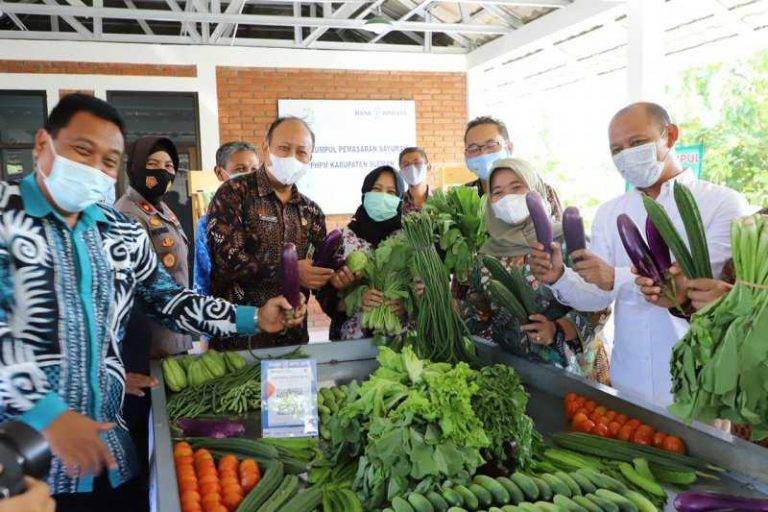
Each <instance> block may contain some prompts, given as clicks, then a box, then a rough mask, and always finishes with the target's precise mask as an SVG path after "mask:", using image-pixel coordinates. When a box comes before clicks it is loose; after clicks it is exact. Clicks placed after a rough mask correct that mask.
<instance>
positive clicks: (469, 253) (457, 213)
mask: <svg viewBox="0 0 768 512" xmlns="http://www.w3.org/2000/svg"><path fill="white" fill-rule="evenodd" d="M485 208H486V201H485V199H484V198H482V197H480V194H479V193H478V191H477V189H476V188H474V187H454V188H452V189H450V190H449V191H448V192H443V190H441V189H438V190H436V191H435V193H434V195H432V197H430V198H429V199H428V200H427V202H426V204H425V205H424V209H425V211H426V212H428V213H429V214H430V215H432V217H433V226H434V229H435V235H436V236H437V240H438V242H439V244H440V249H441V251H443V254H444V259H443V264H444V265H445V268H446V270H447V271H448V273H449V274H450V273H453V274H455V275H456V279H457V281H459V282H464V281H466V280H467V278H468V277H469V272H470V271H471V270H472V267H473V265H474V262H475V257H476V256H477V251H478V250H479V249H480V247H481V246H482V245H483V244H484V243H485V241H486V240H487V239H488V233H487V231H486V228H485Z"/></svg>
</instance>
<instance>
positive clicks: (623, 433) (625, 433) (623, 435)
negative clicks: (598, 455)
mask: <svg viewBox="0 0 768 512" xmlns="http://www.w3.org/2000/svg"><path fill="white" fill-rule="evenodd" d="M617 423H618V422H617ZM634 433H635V429H634V428H632V426H631V425H623V426H622V427H621V430H619V436H618V437H619V439H621V440H622V441H631V440H632V435H633V434H634Z"/></svg>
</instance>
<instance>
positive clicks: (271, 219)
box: [259, 217, 277, 224]
mask: <svg viewBox="0 0 768 512" xmlns="http://www.w3.org/2000/svg"><path fill="white" fill-rule="evenodd" d="M259 220H263V221H264V222H274V223H275V224H277V217H259Z"/></svg>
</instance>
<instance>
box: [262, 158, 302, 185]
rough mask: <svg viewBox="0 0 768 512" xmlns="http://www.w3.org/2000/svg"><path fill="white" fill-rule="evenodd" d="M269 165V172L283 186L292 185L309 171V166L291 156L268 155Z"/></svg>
mask: <svg viewBox="0 0 768 512" xmlns="http://www.w3.org/2000/svg"><path fill="white" fill-rule="evenodd" d="M269 157H270V161H271V165H270V168H269V172H270V173H271V174H272V176H273V177H274V178H275V179H276V180H277V181H279V182H280V183H282V184H283V185H293V184H294V183H296V182H297V181H299V180H300V179H301V178H303V177H304V175H305V174H306V173H307V171H308V170H309V164H305V163H304V162H300V161H299V160H297V159H295V158H294V157H292V156H286V157H282V156H275V155H273V154H272V153H270V154H269Z"/></svg>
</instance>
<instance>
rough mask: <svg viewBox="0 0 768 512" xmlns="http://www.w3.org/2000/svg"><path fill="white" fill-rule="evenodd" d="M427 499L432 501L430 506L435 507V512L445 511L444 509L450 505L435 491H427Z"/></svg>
mask: <svg viewBox="0 0 768 512" xmlns="http://www.w3.org/2000/svg"><path fill="white" fill-rule="evenodd" d="M427 499H428V500H429V502H430V503H432V508H434V509H435V512H446V510H448V509H449V508H450V507H451V506H450V505H448V502H447V501H446V500H445V499H444V498H443V497H442V496H440V495H439V494H437V493H436V492H435V491H429V492H428V493H427Z"/></svg>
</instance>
